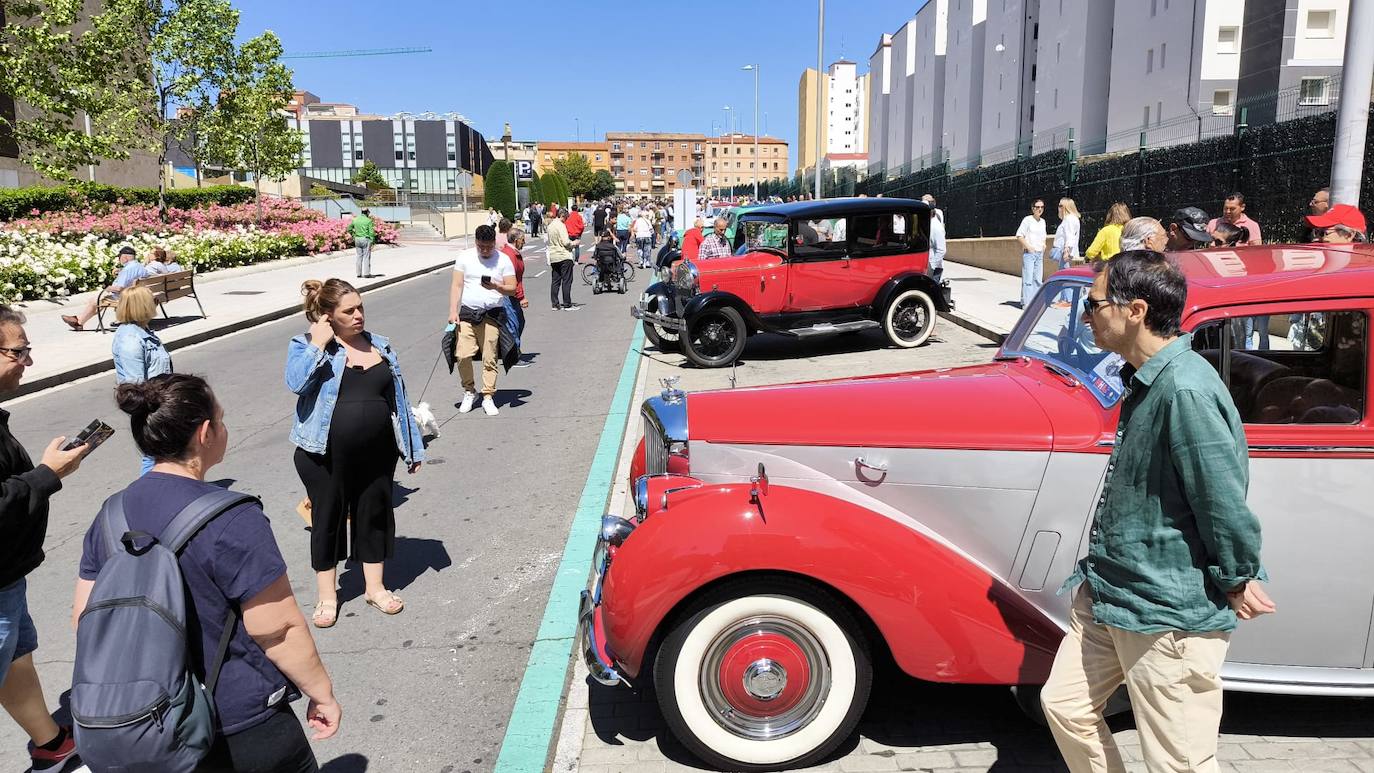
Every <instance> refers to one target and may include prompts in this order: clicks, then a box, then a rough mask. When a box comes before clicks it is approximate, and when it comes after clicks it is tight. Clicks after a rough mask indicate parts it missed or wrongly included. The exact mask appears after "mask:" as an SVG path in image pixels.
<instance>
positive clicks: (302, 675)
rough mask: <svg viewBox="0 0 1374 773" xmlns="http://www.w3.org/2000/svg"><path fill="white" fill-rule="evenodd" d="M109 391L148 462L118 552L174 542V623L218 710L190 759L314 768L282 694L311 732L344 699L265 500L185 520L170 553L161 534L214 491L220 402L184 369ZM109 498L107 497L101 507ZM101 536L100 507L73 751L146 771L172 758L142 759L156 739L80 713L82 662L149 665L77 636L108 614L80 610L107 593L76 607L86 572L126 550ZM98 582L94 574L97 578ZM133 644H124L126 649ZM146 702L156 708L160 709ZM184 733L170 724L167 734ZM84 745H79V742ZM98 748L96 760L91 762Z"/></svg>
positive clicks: (176, 716)
mask: <svg viewBox="0 0 1374 773" xmlns="http://www.w3.org/2000/svg"><path fill="white" fill-rule="evenodd" d="M116 400H117V401H118V403H119V407H120V409H121V410H123V411H124V412H125V413H127V414H129V416H130V419H131V420H130V425H131V427H130V429H131V432H132V434H133V437H134V441H135V442H136V443H137V444H138V448H139V450H140V451H142V452H143V453H144V454H146V455H148V456H150V457H152V458H153V460H154V461H155V465H154V466H153V469H152V471H151V472H149V473H148V474H147V475H145V476H143V477H141V478H139V479H138V480H136V481H134V482H133V483H131V484H129V486H128V487H127V488H125V489H124V490H123V491H122V492H121V493H120V494H118V495H117V497H119V500H118V502H119V505H118V506H119V507H120V508H121V509H122V514H123V518H124V521H125V522H126V525H127V527H128V531H127V532H125V533H124V535H123V539H124V540H125V541H126V544H125V547H126V548H127V549H128V550H129V555H142V554H141V553H139V552H138V550H137V547H138V546H137V544H136V541H137V540H140V539H143V540H145V541H149V540H151V539H152V538H153V536H155V537H156V538H157V539H156V541H157V542H158V543H162V544H164V545H165V546H166V547H168V548H169V549H173V550H174V552H175V555H176V563H177V566H178V567H179V568H180V570H181V578H182V580H183V584H184V587H185V591H186V596H187V602H188V603H187V604H186V618H187V620H186V622H187V623H189V625H187V626H186V627H185V630H186V631H187V632H192V633H189V634H188V635H190V636H196V637H198V638H197V639H188V640H187V641H186V648H185V652H186V653H187V661H188V666H189V670H190V672H191V674H193V675H194V676H195V677H196V678H197V679H198V680H199V681H200V682H201V683H203V684H205V685H206V686H207V691H208V692H210V695H211V699H212V701H213V705H214V709H215V712H214V714H215V718H214V720H213V721H212V722H211V723H210V724H211V727H212V728H213V735H214V738H213V742H212V744H211V745H210V748H209V751H208V754H205V755H204V756H203V758H202V759H201V762H200V765H199V767H197V768H196V770H197V771H221V770H255V771H292V772H294V771H302V772H303V773H304V772H308V771H316V770H318V765H317V763H316V761H315V755H314V753H313V752H312V751H311V750H310V743H309V741H308V740H306V737H305V733H304V732H303V731H302V729H301V724H300V721H299V720H297V719H296V716H295V713H294V712H293V711H292V710H291V705H290V703H291V701H293V700H295V699H296V698H298V697H300V695H301V694H302V693H304V694H305V695H306V696H308V697H309V699H310V703H309V707H308V708H307V709H306V721H307V722H309V724H310V726H311V727H312V728H314V730H315V731H316V732H315V734H314V737H315V738H316V739H317V740H318V739H324V738H329V737H330V736H332V735H334V733H336V732H337V731H338V728H339V719H340V716H341V713H342V710H341V709H340V707H339V703H338V701H337V700H335V698H334V690H333V684H332V682H331V681H330V678H329V674H328V672H326V671H325V668H324V664H323V663H322V662H321V661H320V656H319V653H318V652H317V651H316V649H315V642H314V640H313V639H312V638H311V635H310V629H309V627H308V626H307V625H306V622H305V617H304V616H303V615H302V614H301V612H300V608H299V606H298V605H297V603H296V598H295V596H294V595H293V594H292V592H291V581H290V579H288V578H287V575H286V562H285V561H284V560H282V555H281V550H280V549H279V548H278V547H277V542H276V539H275V538H274V537H273V535H272V526H271V524H270V523H268V520H267V516H266V514H264V513H263V510H262V506H261V505H260V504H259V503H257V501H256V500H253V499H251V498H247V497H245V498H243V499H242V500H241V504H237V505H234V506H232V507H229V508H228V509H226V510H224V511H223V512H220V513H219V514H218V515H214V516H211V517H212V518H213V520H210V521H209V522H208V523H206V524H205V525H204V526H202V527H201V528H200V529H199V530H198V531H192V532H191V533H190V536H189V539H187V540H186V541H185V542H184V547H181V549H180V550H179V551H177V550H175V547H178V546H177V545H175V543H174V542H172V541H171V537H170V536H169V535H167V534H164V532H165V531H172V530H169V529H168V526H169V525H171V524H173V523H174V521H175V522H180V521H181V518H178V515H179V514H182V513H183V510H188V509H190V508H188V505H191V504H192V503H194V502H198V501H201V500H202V498H204V497H206V496H207V495H220V496H221V497H223V496H224V495H225V494H226V493H228V492H225V491H224V490H223V489H221V488H219V487H218V486H215V485H214V484H211V483H207V482H205V478H206V475H207V474H208V473H209V471H210V469H211V468H213V467H214V466H215V465H216V464H218V463H219V462H220V461H222V460H223V459H224V452H225V449H226V448H227V447H228V445H229V431H228V428H227V427H225V424H224V411H223V409H222V408H221V407H220V405H219V402H218V401H217V400H216V399H215V395H214V393H213V392H212V391H211V390H210V386H209V385H208V384H207V383H206V382H205V380H204V379H202V378H200V377H199V376H192V375H186V374H166V375H161V376H156V377H154V378H152V379H149V380H147V381H144V382H140V383H126V384H121V385H120V386H119V388H118V390H117V391H116ZM231 498H232V495H231ZM111 501H112V502H113V501H115V500H114V498H112V500H111ZM109 507H110V504H109V503H107V505H106V508H107V509H108V508H109ZM110 536H111V535H110V534H107V530H106V528H105V517H104V514H103V512H102V517H101V518H98V519H97V520H96V522H95V523H93V524H92V526H91V528H90V529H89V530H88V531H87V532H86V539H85V543H84V546H83V550H82V555H81V568H80V579H79V580H78V581H77V584H76V598H75V602H74V604H73V616H74V621H75V622H77V623H78V630H77V665H76V673H75V674H74V677H73V691H72V694H73V698H72V701H73V715H74V716H75V717H76V719H77V729H76V736H77V751H78V752H79V753H81V754H82V755H83V757H86V758H87V759H86V762H87V763H88V764H89V765H91V767H92V769H93V770H102V769H105V768H107V767H112V766H114V765H117V764H119V763H121V761H122V762H124V763H125V764H130V765H133V766H134V767H133V769H147V768H146V766H145V767H144V768H138V767H137V765H138V764H139V763H146V761H148V760H152V759H162V760H164V762H163V764H162V765H161V766H160V767H162V768H163V769H171V768H170V767H168V766H167V765H166V763H165V759H164V758H159V757H155V756H147V755H156V754H163V753H165V749H142V748H134V746H127V747H126V748H120V746H119V744H120V743H126V744H127V742H128V738H129V737H128V736H124V737H123V738H122V739H121V738H114V739H111V738H110V737H109V736H108V732H109V730H108V729H103V728H102V726H101V725H100V724H99V723H95V722H92V723H90V728H91V729H87V727H86V726H83V723H82V715H83V712H87V713H89V712H90V711H91V709H89V708H88V707H87V706H88V704H87V702H86V699H87V696H88V695H92V694H93V693H90V692H87V691H86V689H85V688H87V687H88V685H86V684H83V682H84V681H87V680H90V673H91V672H92V671H108V670H109V668H110V666H109V663H110V662H111V660H112V659H113V662H114V663H117V664H120V665H117V666H115V667H116V668H127V669H128V670H129V671H130V674H129V675H128V677H129V678H128V681H130V682H133V681H135V680H136V675H135V674H134V671H135V669H139V670H143V669H146V668H148V665H147V663H145V662H141V661H143V660H145V659H139V658H131V659H129V660H127V661H122V659H123V658H126V657H127V655H128V653H127V652H126V653H124V654H121V653H118V652H111V653H108V654H107V653H104V652H103V649H105V648H118V647H120V646H121V645H120V644H119V643H118V642H115V641H108V642H102V641H94V640H92V639H90V638H89V637H86V638H83V637H82V635H81V634H82V631H81V627H80V626H95V625H100V624H102V623H105V622H107V620H106V619H102V618H101V617H91V615H94V614H96V613H98V612H99V613H102V614H111V612H109V611H108V610H109V608H110V606H111V602H109V601H99V602H92V603H91V604H90V611H89V612H88V613H87V606H88V601H89V600H90V599H91V598H92V591H93V590H95V591H96V598H97V599H100V596H101V594H100V589H101V585H100V584H99V583H97V582H96V579H97V577H98V576H101V570H102V569H103V568H105V566H106V564H107V563H112V559H115V558H118V559H119V560H121V561H124V560H128V559H127V558H126V556H125V555H116V554H115V553H113V552H112V550H111V544H110V543H111V541H112V540H111V539H110ZM118 539H119V538H118V537H116V538H115V540H118ZM117 544H118V543H117V542H116V545H117ZM149 549H151V546H150V547H149ZM133 560H140V559H133ZM101 581H102V582H104V581H105V578H104V577H103V576H102V577H101ZM154 592H156V589H149V591H148V593H149V594H150V595H151V594H152V593H154ZM83 613H87V614H84V615H83ZM126 627H127V626H126ZM94 630H95V629H93V631H94ZM93 631H88V632H87V633H92V632H93ZM88 646H94V647H95V648H96V649H97V650H102V651H101V652H99V653H97V654H99V656H100V657H99V658H98V659H97V660H105V661H106V664H105V666H104V667H103V668H101V664H100V663H98V662H96V663H94V664H93V665H91V664H88V662H87V661H86V657H87V655H88V652H87V651H86V650H85V647H88ZM138 649H139V647H138V646H133V648H132V650H131V651H137V650H138ZM221 651H222V652H223V653H224V654H223V657H222V659H221V658H220V657H219V653H220V652H221ZM164 654H166V653H164ZM217 661H218V662H217ZM212 686H213V687H212ZM94 694H97V695H98V693H94ZM192 702H194V701H192ZM177 708H178V707H177V706H176V705H175V703H174V704H173V705H172V706H171V707H170V709H169V710H164V711H163V713H162V715H161V716H160V717H159V716H155V717H154V720H155V724H156V727H157V728H158V731H162V730H163V728H164V724H165V726H166V727H168V728H171V727H178V723H179V722H181V721H182V719H183V716H184V715H183V714H182V712H180V711H178V710H177ZM153 712H154V714H156V713H157V709H154V710H153ZM151 726H152V725H151V723H150V725H149V727H150V728H151ZM107 728H108V726H107ZM116 730H117V728H116ZM178 730H180V728H179V727H178ZM102 733H105V734H106V735H104V736H102ZM183 738H184V736H182V734H180V733H178V741H182V740H183ZM158 740H160V739H159V738H156V737H153V738H146V737H145V740H144V743H149V744H150V745H156V744H155V743H153V742H156V741H158ZM83 745H87V747H88V748H89V749H90V751H87V750H86V749H83ZM97 751H98V752H100V754H99V755H97V754H96V752H97ZM193 752H195V750H193ZM196 753H198V752H196ZM121 755H123V756H121ZM97 756H99V757H100V758H101V760H100V762H97V761H96V759H94V758H95V757H97ZM193 758H194V754H193ZM184 759H185V758H184V757H183V758H182V761H184Z"/></svg>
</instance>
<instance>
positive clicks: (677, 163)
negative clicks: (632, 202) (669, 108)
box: [606, 132, 706, 197]
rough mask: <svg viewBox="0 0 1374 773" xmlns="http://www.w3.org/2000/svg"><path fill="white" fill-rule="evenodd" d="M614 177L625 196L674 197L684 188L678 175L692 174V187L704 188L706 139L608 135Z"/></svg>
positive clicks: (699, 136) (672, 135)
mask: <svg viewBox="0 0 1374 773" xmlns="http://www.w3.org/2000/svg"><path fill="white" fill-rule="evenodd" d="M606 144H607V145H609V146H610V151H609V153H610V164H611V166H610V169H611V176H613V177H615V188H616V192H617V193H620V194H622V195H625V196H638V197H648V196H654V197H657V196H670V195H672V192H673V191H675V190H677V189H678V188H679V187H681V186H680V185H679V183H678V179H677V178H678V172H680V171H682V170H684V169H685V170H688V171H689V172H691V174H692V186H691V187H694V188H703V187H705V185H706V180H705V172H706V168H705V159H706V135H704V134H680V133H670V132H607V133H606Z"/></svg>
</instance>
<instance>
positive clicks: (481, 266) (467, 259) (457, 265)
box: [453, 247, 515, 311]
mask: <svg viewBox="0 0 1374 773" xmlns="http://www.w3.org/2000/svg"><path fill="white" fill-rule="evenodd" d="M453 270H454V271H461V272H462V273H463V298H462V304H463V308H465V309H477V310H478V311H486V310H487V309H494V308H496V307H497V306H500V305H501V303H502V299H503V296H502V295H501V293H499V292H497V291H495V290H488V289H487V288H485V287H483V286H482V277H484V276H489V277H491V283H492V284H497V285H499V284H501V282H502V281H504V280H505V278H506V277H508V276H515V264H514V263H511V262H510V258H508V257H506V253H504V252H501V251H500V250H493V251H492V254H491V257H490V258H486V259H483V258H482V257H481V256H480V255H479V254H478V253H477V248H476V247H473V248H471V249H466V250H463V251H462V252H461V253H459V254H458V259H457V260H455V261H454V262H453Z"/></svg>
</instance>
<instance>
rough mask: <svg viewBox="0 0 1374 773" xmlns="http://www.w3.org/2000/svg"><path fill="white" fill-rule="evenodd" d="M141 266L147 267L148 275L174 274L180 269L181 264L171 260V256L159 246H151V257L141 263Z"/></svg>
mask: <svg viewBox="0 0 1374 773" xmlns="http://www.w3.org/2000/svg"><path fill="white" fill-rule="evenodd" d="M143 268H145V269H147V271H148V275H149V276H158V275H159V274H174V273H176V272H178V271H181V270H182V269H181V265H180V264H178V263H177V262H176V261H175V260H173V259H172V256H171V255H169V254H168V253H167V251H166V250H164V249H162V248H161V247H154V248H153V256H152V258H150V259H149V260H148V262H147V263H144V264H143Z"/></svg>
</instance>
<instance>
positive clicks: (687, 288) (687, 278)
mask: <svg viewBox="0 0 1374 773" xmlns="http://www.w3.org/2000/svg"><path fill="white" fill-rule="evenodd" d="M673 284H674V285H676V286H677V289H678V290H679V291H680V292H683V293H686V294H689V295H696V294H697V289H698V288H699V287H700V286H701V272H700V271H698V270H697V267H696V264H695V263H693V262H692V261H690V260H684V261H682V262H681V263H679V264H678V266H677V274H676V275H675V276H674V277H673Z"/></svg>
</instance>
